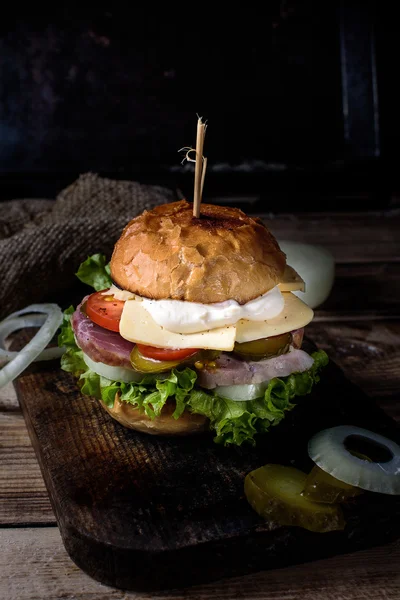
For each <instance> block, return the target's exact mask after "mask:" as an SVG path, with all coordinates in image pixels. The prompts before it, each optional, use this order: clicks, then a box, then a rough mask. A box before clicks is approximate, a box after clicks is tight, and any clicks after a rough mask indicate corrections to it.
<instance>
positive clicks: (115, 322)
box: [85, 290, 125, 332]
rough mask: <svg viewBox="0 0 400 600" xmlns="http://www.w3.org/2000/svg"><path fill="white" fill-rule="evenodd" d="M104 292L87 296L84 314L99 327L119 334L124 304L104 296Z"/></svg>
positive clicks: (112, 297) (111, 297)
mask: <svg viewBox="0 0 400 600" xmlns="http://www.w3.org/2000/svg"><path fill="white" fill-rule="evenodd" d="M104 291H105V290H103V291H100V292H95V293H94V294H91V295H90V296H89V298H88V299H87V302H86V306H85V310H86V314H87V316H88V317H89V319H90V320H91V321H93V323H96V324H97V325H100V327H104V329H109V330H110V331H118V332H119V322H120V320H121V315H122V310H123V308H124V304H125V302H124V301H123V300H116V299H115V298H114V296H111V295H107V294H104Z"/></svg>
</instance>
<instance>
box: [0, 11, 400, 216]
mask: <svg viewBox="0 0 400 600" xmlns="http://www.w3.org/2000/svg"><path fill="white" fill-rule="evenodd" d="M42 6H43V5H42ZM117 6H118V5H117V4H115V3H107V2H106V3H103V4H102V5H101V6H100V5H99V4H96V7H95V8H87V9H85V8H82V7H79V6H74V5H67V6H62V5H61V6H60V5H58V6H57V8H55V7H53V6H50V5H49V6H47V7H46V9H42V10H40V9H39V8H38V6H37V5H35V10H33V9H32V8H31V9H30V10H28V11H27V10H26V9H23V8H21V7H20V6H18V8H13V7H10V9H9V13H8V14H6V15H3V16H2V19H1V22H0V199H1V200H6V199H10V198H16V197H53V196H54V195H55V194H56V193H57V192H58V191H59V190H60V189H62V188H63V187H64V186H65V185H67V184H68V183H70V182H71V181H73V180H74V179H75V178H76V177H77V176H78V175H79V174H80V173H83V172H86V171H93V172H96V173H99V174H102V175H108V176H111V177H116V178H129V179H136V180H139V181H142V182H144V183H146V182H151V183H159V184H162V185H168V186H170V187H173V188H176V187H178V188H179V189H181V190H182V191H183V192H184V193H185V194H186V195H187V197H188V198H189V199H191V198H192V193H193V166H192V165H191V164H187V163H186V164H184V165H182V164H181V161H182V158H183V154H182V153H181V154H179V153H178V150H179V149H180V148H181V147H182V146H187V145H188V146H190V145H195V139H196V124H197V116H196V115H197V114H199V115H201V116H202V117H203V118H204V119H206V120H207V122H208V129H207V136H206V145H205V154H206V155H207V157H208V169H207V176H206V183H205V188H204V200H205V201H208V200H209V201H215V200H216V199H218V201H220V202H224V201H226V202H229V203H230V204H238V205H242V204H243V205H246V210H255V211H264V212H268V211H276V210H279V211H289V210H305V211H308V210H310V211H312V210H331V209H336V210H354V209H356V210H364V209H367V208H386V207H390V206H393V205H394V204H395V205H396V204H397V200H396V198H397V181H396V166H397V165H396V163H397V147H398V141H399V134H400V128H399V116H398V113H399V108H398V107H399V106H400V103H399V100H400V98H399V92H398V91H397V87H398V86H397V83H396V78H395V77H394V76H393V75H394V73H396V72H397V71H398V66H397V65H398V61H397V54H398V52H397V48H396V44H397V41H396V37H395V36H397V31H396V29H397V28H398V25H397V18H396V16H395V15H394V14H392V12H391V11H390V3H389V4H388V3H385V2H381V3H378V2H374V1H371V2H354V1H353V0H350V1H348V2H342V3H341V2H331V1H327V2H311V1H310V0H301V1H295V0H287V1H284V0H281V1H274V2H269V3H267V4H266V3H264V4H262V5H258V4H256V3H253V4H251V3H247V4H246V3H241V4H239V5H237V6H238V7H237V8H235V6H236V5H235V4H230V5H229V11H228V5H227V6H226V7H225V9H224V10H221V14H220V13H219V12H218V10H217V7H218V5H215V6H214V8H213V9H212V10H211V11H210V8H209V7H208V8H207V6H204V7H199V8H198V7H197V6H193V5H187V6H186V5H184V4H182V5H181V4H179V11H174V10H171V7H168V6H166V7H165V8H156V5H153V4H151V5H149V8H148V10H146V9H144V8H143V7H141V9H140V11H139V10H138V9H137V8H136V6H135V5H132V6H131V8H130V9H129V10H128V9H127V8H122V7H121V6H122V5H120V7H119V8H118V7H117ZM265 6H267V7H268V8H267V10H268V12H265V11H266V9H265Z"/></svg>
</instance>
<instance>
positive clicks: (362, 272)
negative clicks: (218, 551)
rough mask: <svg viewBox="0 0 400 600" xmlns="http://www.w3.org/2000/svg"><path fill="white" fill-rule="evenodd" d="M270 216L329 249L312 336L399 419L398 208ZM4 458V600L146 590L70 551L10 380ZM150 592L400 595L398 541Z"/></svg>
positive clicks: (288, 233)
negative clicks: (332, 273) (83, 563)
mask: <svg viewBox="0 0 400 600" xmlns="http://www.w3.org/2000/svg"><path fill="white" fill-rule="evenodd" d="M268 222H269V225H270V227H271V229H272V230H273V232H274V233H275V235H276V236H277V237H278V239H281V240H282V239H287V240H293V241H303V242H308V243H314V244H320V245H322V246H324V247H326V248H327V249H328V250H330V251H331V252H332V253H333V255H334V257H335V259H336V279H335V284H334V288H333V290H332V293H331V295H330V297H329V299H328V300H327V301H326V303H325V304H324V305H323V306H321V307H320V308H318V309H317V310H316V311H315V319H314V321H313V323H312V324H310V325H309V326H308V328H307V332H308V335H309V337H310V338H311V339H313V340H314V341H315V342H316V343H317V344H318V345H319V346H320V347H321V348H324V349H325V350H326V351H327V352H328V353H329V355H330V357H331V358H332V359H333V360H334V361H336V362H337V363H338V364H339V365H340V366H341V367H342V368H343V370H344V371H345V373H346V375H347V377H348V378H349V379H350V380H352V381H353V382H355V383H356V384H358V385H359V386H360V387H361V388H362V389H363V390H364V391H365V392H366V393H367V394H368V395H370V396H371V397H373V398H374V399H375V401H376V402H377V403H378V404H379V405H381V406H382V408H383V409H384V410H386V412H387V413H388V414H389V415H391V416H392V417H393V418H395V419H398V420H400V235H399V234H400V212H399V211H398V210H397V211H396V210H393V211H392V212H379V213H367V214H363V215H362V216H360V214H349V213H346V214H338V213H335V214H332V213H330V214H309V215H301V214H298V215H277V216H272V215H268ZM0 465H1V466H0V548H1V552H0V573H1V578H0V598H1V599H3V598H4V600H11V599H15V600H17V599H18V600H24V599H26V600H28V599H29V600H33V599H38V600H39V599H40V600H44V599H50V598H51V599H52V600H56V599H61V598H63V599H71V600H72V599H79V600H88V599H89V598H96V600H104V599H106V598H112V599H115V600H116V599H118V598H119V599H125V598H146V597H150V596H146V594H133V593H125V592H123V591H120V590H115V589H111V588H108V587H106V586H103V585H101V584H99V583H97V582H96V581H93V580H92V579H90V578H89V577H88V576H87V575H85V574H84V573H83V572H82V571H80V570H79V569H78V568H77V567H76V566H75V565H74V564H73V563H72V561H71V560H70V559H69V557H68V555H67V553H66V551H65V550H64V547H63V544H62V541H61V538H60V535H59V532H58V528H57V526H56V522H55V518H54V515H53V511H52V508H51V505H50V503H49V499H48V495H47V493H46V489H45V486H44V483H43V479H42V477H41V473H40V470H39V466H38V463H37V461H36V457H35V454H34V451H33V448H32V446H31V443H30V440H29V437H28V433H27V429H26V427H25V423H24V419H23V417H22V414H21V411H20V409H19V405H18V401H17V399H16V396H15V393H14V388H13V387H12V385H10V386H8V387H6V388H3V389H2V390H0ZM155 571H156V569H155ZM156 596H157V597H158V596H160V597H167V598H170V599H171V600H172V599H173V598H174V599H178V598H184V597H194V598H200V597H202V598H213V599H214V600H216V599H218V598H224V599H226V598H246V599H250V598H258V599H259V600H261V599H262V600H268V599H272V598H274V599H278V598H279V599H285V600H289V599H294V598H302V600H317V599H318V600H323V599H326V600H330V599H332V600H333V599H335V600H341V599H343V600H344V599H346V600H350V599H356V598H357V599H361V598H371V599H374V600H378V599H380V598H382V599H383V598H400V543H394V544H389V545H386V546H382V547H378V548H374V549H372V550H368V551H363V552H358V553H355V554H351V555H345V556H340V557H336V558H331V559H329V560H321V561H318V562H313V563H309V564H305V565H300V566H296V567H291V568H285V569H280V570H277V571H266V572H263V573H258V574H255V575H251V576H246V577H241V578H236V579H229V580H224V581H220V582H216V583H212V584H209V585H202V586H197V587H195V588H191V589H190V590H185V591H182V590H181V591H177V592H175V593H173V592H168V593H167V592H166V593H158V594H153V595H152V596H151V597H156Z"/></svg>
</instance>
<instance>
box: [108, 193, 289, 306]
mask: <svg viewBox="0 0 400 600" xmlns="http://www.w3.org/2000/svg"><path fill="white" fill-rule="evenodd" d="M285 265H286V256H285V254H284V253H283V252H282V251H281V250H280V248H279V246H278V243H277V241H276V239H275V238H274V236H273V235H272V234H271V233H270V232H269V230H268V229H267V228H266V227H265V225H264V224H263V223H262V222H261V220H260V219H257V218H252V217H249V216H247V215H246V214H245V213H244V212H242V211H241V210H239V209H236V208H228V207H225V206H215V205H211V204H202V205H201V212H200V218H198V219H197V218H195V217H194V216H193V205H192V204H191V203H189V202H187V201H186V200H181V201H178V202H172V203H169V204H163V205H161V206H157V207H156V208H154V209H152V210H150V211H144V212H143V213H142V214H141V215H139V216H137V217H135V218H134V219H133V220H132V221H130V222H129V223H128V225H127V226H126V227H125V229H124V230H123V232H122V235H121V237H120V239H119V240H118V242H117V243H116V245H115V247H114V252H113V255H112V257H111V265H110V267H111V277H112V279H113V281H114V282H115V284H116V285H117V286H119V287H120V288H122V289H124V290H127V291H130V292H132V293H134V294H137V295H139V296H145V297H147V298H152V299H156V300H161V299H173V300H187V301H189V302H200V303H203V304H211V303H213V302H223V301H224V300H228V299H233V300H236V301H237V302H238V303H239V304H245V303H246V302H248V301H249V300H253V299H254V298H256V297H258V296H260V295H262V294H264V293H265V292H267V291H268V290H270V289H272V288H273V287H275V286H276V285H277V284H278V283H279V281H280V280H281V277H282V275H283V272H284V269H285Z"/></svg>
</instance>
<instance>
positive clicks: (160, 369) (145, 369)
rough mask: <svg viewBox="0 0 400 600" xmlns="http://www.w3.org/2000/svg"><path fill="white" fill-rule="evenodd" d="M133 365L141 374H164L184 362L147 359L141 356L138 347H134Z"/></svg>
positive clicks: (131, 356)
mask: <svg viewBox="0 0 400 600" xmlns="http://www.w3.org/2000/svg"><path fill="white" fill-rule="evenodd" d="M130 359H131V365H132V367H133V368H134V369H135V370H136V371H139V372H140V373H164V372H165V371H170V370H171V369H173V368H174V367H177V366H178V365H179V364H180V363H181V362H182V361H181V360H173V361H172V360H168V361H167V360H153V359H151V358H146V357H145V356H143V355H142V354H140V352H139V350H138V347H137V346H134V348H133V350H132V352H131V355H130Z"/></svg>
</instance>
